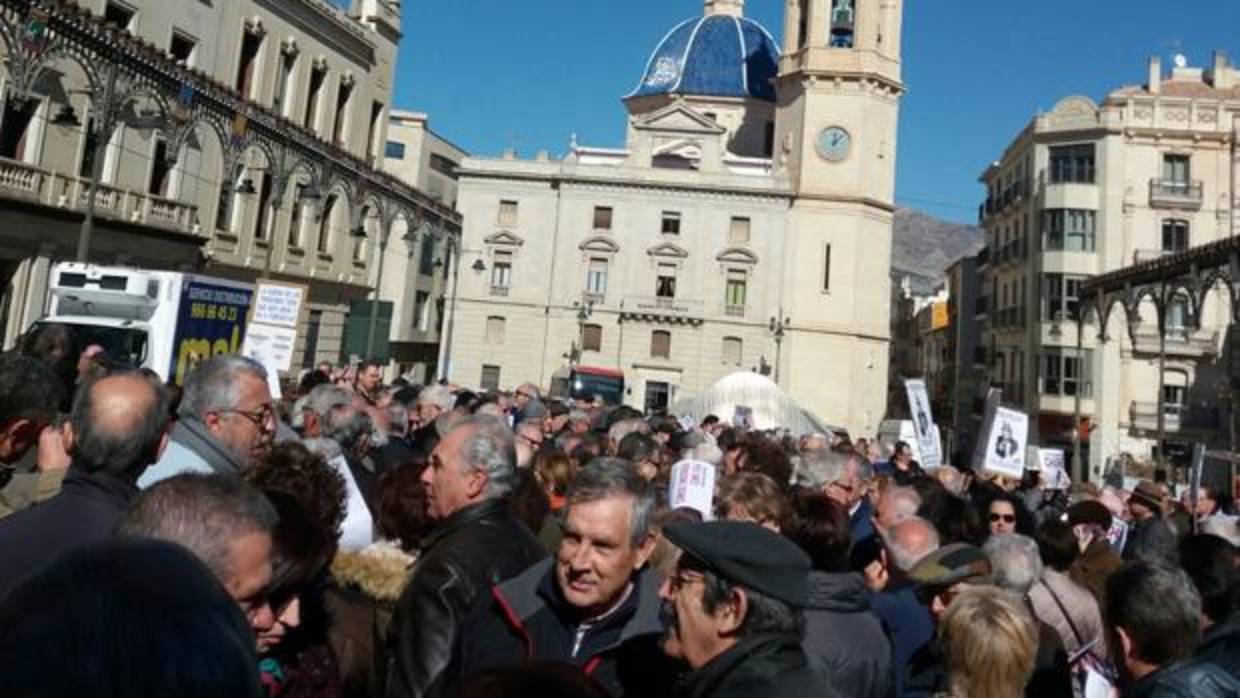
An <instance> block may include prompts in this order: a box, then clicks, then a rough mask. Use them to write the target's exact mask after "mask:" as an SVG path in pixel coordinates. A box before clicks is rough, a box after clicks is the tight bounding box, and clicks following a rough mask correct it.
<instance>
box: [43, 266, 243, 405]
mask: <svg viewBox="0 0 1240 698" xmlns="http://www.w3.org/2000/svg"><path fill="white" fill-rule="evenodd" d="M253 295H254V287H253V286H252V285H249V284H245V283H240V282H237V281H230V280H227V279H219V278H212V277H207V276H198V275H194V274H187V273H183V272H174V271H151V270H146V269H133V268H129V267H105V266H95V265H89V264H79V263H74V262H66V263H61V264H57V265H55V266H54V267H53V268H52V274H51V282H50V285H49V299H48V313H47V315H46V316H44V317H42V318H40V319H39V320H38V323H39V324H51V323H56V324H63V325H68V326H70V327H72V328H73V330H74V332H75V333H76V334H77V337H78V339H79V341H80V343H81V346H82V347H83V348H85V347H89V346H90V345H92V344H97V345H99V346H100V347H102V348H103V349H104V351H105V352H106V353H107V354H108V356H109V357H111V358H112V359H114V360H116V361H121V362H124V363H127V364H130V365H132V366H135V367H142V368H150V369H152V370H154V371H155V372H156V373H158V374H159V375H160V377H161V378H163V379H164V380H165V381H170V382H174V383H176V384H178V385H180V384H181V382H182V380H184V378H185V374H186V373H187V372H188V371H189V369H190V368H191V367H192V366H193V365H194V363H195V362H197V361H199V360H201V359H205V358H208V357H211V356H214V355H216V354H228V353H235V352H238V351H240V349H241V342H242V340H243V339H244V337H245V322H246V317H247V316H248V314H249V310H250V303H251V300H252V298H253Z"/></svg>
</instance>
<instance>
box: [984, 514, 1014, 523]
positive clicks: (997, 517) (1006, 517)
mask: <svg viewBox="0 0 1240 698" xmlns="http://www.w3.org/2000/svg"><path fill="white" fill-rule="evenodd" d="M990 520H991V522H992V523H993V522H995V521H1002V522H1003V523H1016V514H991V515H990Z"/></svg>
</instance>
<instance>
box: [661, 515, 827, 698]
mask: <svg viewBox="0 0 1240 698" xmlns="http://www.w3.org/2000/svg"><path fill="white" fill-rule="evenodd" d="M664 535H665V536H667V539H668V540H669V541H671V542H672V543H673V544H675V545H676V546H677V547H679V548H680V549H681V551H682V552H681V556H680V561H679V562H678V563H677V566H676V572H675V573H674V574H673V575H672V576H670V577H668V578H667V579H666V580H664V582H663V586H662V588H661V589H660V591H659V597H660V598H662V599H663V601H664V604H665V605H666V606H667V609H668V611H667V615H668V616H669V619H668V628H667V631H666V635H665V636H664V643H663V649H664V651H665V652H667V654H668V655H669V656H671V657H674V658H676V659H680V660H682V661H683V662H684V663H685V664H687V665H688V666H689V669H690V673H689V675H688V676H686V677H685V678H684V680H683V683H682V690H681V691H679V692H678V693H679V694H680V695H684V696H693V697H694V698H709V697H711V696H764V697H766V696H770V697H772V698H780V697H781V696H786V697H788V698H807V697H808V696H828V695H832V692H831V690H830V688H829V686H828V684H827V682H826V681H825V680H824V678H823V677H822V676H820V675H819V674H818V673H817V672H816V671H815V670H814V669H812V668H811V666H810V663H809V659H808V658H807V657H806V655H805V651H804V650H803V649H802V647H801V633H802V630H803V628H804V616H803V609H804V608H805V606H806V604H807V603H808V600H809V572H810V561H809V557H808V556H806V554H805V553H804V552H802V551H801V549H800V548H798V547H797V546H796V545H794V544H793V543H792V542H791V541H789V540H788V539H786V538H784V537H783V536H781V535H779V534H777V533H773V532H771V531H768V530H766V529H764V528H761V527H759V526H755V525H753V524H751V523H741V522H735V521H713V522H710V523H702V524H686V523H682V524H673V525H671V526H668V527H667V528H666V529H665V530H664Z"/></svg>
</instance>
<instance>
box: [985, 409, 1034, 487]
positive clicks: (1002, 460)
mask: <svg viewBox="0 0 1240 698" xmlns="http://www.w3.org/2000/svg"><path fill="white" fill-rule="evenodd" d="M1028 437H1029V415H1027V414H1025V413H1024V412H1021V411H1019V410H1013V409H1010V408H1007V407H999V408H996V409H995V416H994V420H993V421H992V422H991V425H990V432H989V433H987V434H986V442H985V443H986V455H985V460H984V462H983V464H982V470H984V471H986V472H989V473H993V474H995V475H1002V476H1004V477H1010V478H1014V479H1020V478H1021V477H1022V476H1023V475H1024V474H1025V447H1026V444H1027V441H1028Z"/></svg>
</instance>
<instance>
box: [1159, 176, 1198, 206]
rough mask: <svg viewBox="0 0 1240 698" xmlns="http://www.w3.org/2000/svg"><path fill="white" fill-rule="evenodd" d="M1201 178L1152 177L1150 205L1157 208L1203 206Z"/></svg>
mask: <svg viewBox="0 0 1240 698" xmlns="http://www.w3.org/2000/svg"><path fill="white" fill-rule="evenodd" d="M1201 200H1202V188H1201V180H1199V179H1194V180H1191V181H1180V180H1167V179H1151V180H1150V206H1151V207H1155V208H1187V209H1192V210H1194V211H1195V210H1198V209H1200V208H1201Z"/></svg>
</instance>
